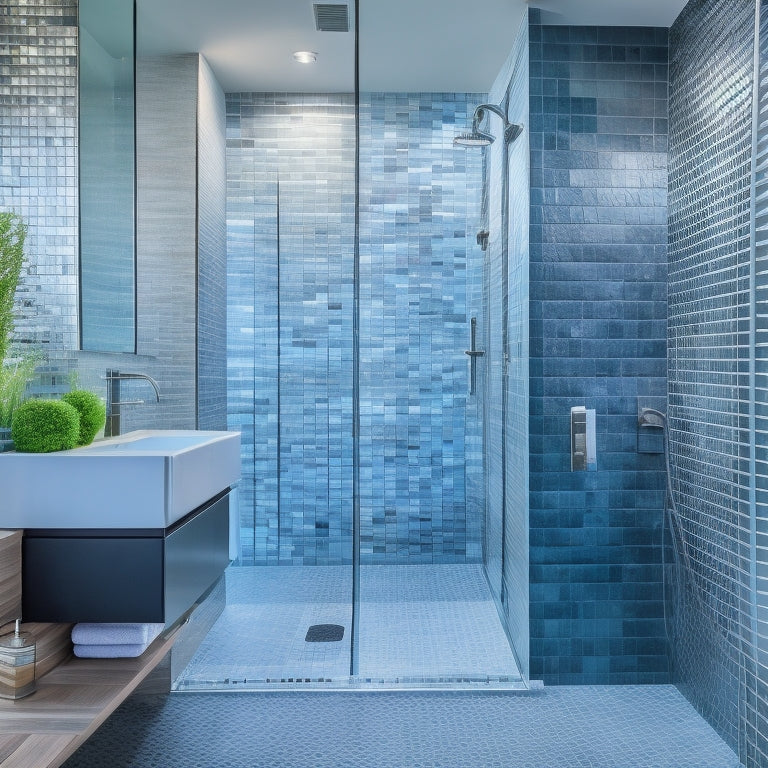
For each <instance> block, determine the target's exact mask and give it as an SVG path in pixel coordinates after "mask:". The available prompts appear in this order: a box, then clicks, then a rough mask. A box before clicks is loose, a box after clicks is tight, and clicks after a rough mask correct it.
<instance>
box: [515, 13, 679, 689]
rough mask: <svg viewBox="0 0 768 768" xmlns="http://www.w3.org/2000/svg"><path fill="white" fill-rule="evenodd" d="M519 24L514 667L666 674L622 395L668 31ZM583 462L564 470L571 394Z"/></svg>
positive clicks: (653, 478)
mask: <svg viewBox="0 0 768 768" xmlns="http://www.w3.org/2000/svg"><path fill="white" fill-rule="evenodd" d="M539 18H540V17H539V13H538V12H537V11H532V12H531V25H530V105H531V107H530V123H531V126H530V144H531V229H530V261H531V267H530V345H531V347H530V449H531V455H530V462H531V476H530V489H531V493H530V544H531V546H530V610H531V677H533V678H543V679H544V680H545V681H546V682H549V683H649V682H661V681H664V680H667V679H668V666H667V655H666V642H665V633H664V620H663V602H662V601H663V595H662V583H661V582H662V571H661V548H660V543H661V521H662V509H663V503H664V491H663V488H664V475H663V461H662V457H661V456H659V455H648V454H638V453H637V450H636V447H637V426H636V425H637V404H638V397H639V396H663V395H664V394H665V391H666V378H665V376H666V250H667V249H666V239H667V228H666V214H667V212H666V182H667V168H666V164H667V157H666V150H667V31H666V30H664V29H636V28H626V29H625V28H620V29H619V28H603V27H564V26H542V25H540V24H539V23H538V21H539ZM577 405H584V406H586V407H587V408H594V409H595V411H596V414H597V471H594V472H571V471H570V451H569V448H570V444H569V415H570V408H571V407H572V406H577Z"/></svg>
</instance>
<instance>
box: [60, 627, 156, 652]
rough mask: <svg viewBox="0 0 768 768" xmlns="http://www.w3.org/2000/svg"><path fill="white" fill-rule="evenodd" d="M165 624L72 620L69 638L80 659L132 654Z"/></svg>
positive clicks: (144, 646)
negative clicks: (77, 621)
mask: <svg viewBox="0 0 768 768" xmlns="http://www.w3.org/2000/svg"><path fill="white" fill-rule="evenodd" d="M164 627H165V625H164V624H86V623H81V624H75V626H74V627H73V628H72V642H73V643H74V644H75V656H78V657H79V658H81V659H117V658H135V657H136V656H141V654H142V653H144V651H146V650H147V648H148V647H149V644H150V643H151V642H152V641H153V640H154V639H155V638H156V637H157V636H158V635H159V634H160V633H161V632H162V631H163V628H164Z"/></svg>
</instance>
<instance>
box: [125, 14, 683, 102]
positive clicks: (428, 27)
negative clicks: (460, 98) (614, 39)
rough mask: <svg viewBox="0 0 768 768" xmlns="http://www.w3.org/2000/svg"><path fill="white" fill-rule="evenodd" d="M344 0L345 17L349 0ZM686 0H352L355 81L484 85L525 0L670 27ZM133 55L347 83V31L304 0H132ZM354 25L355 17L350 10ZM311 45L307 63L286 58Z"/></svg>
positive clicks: (236, 81)
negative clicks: (183, 57) (188, 58)
mask: <svg viewBox="0 0 768 768" xmlns="http://www.w3.org/2000/svg"><path fill="white" fill-rule="evenodd" d="M322 1H323V2H331V3H335V2H347V1H348V2H349V6H350V17H352V14H353V12H354V0H322ZM685 1H686V0H530V2H529V3H528V4H526V2H525V0H360V40H359V49H360V88H361V90H372V91H380V90H391V91H486V90H488V88H489V87H490V86H491V84H492V83H493V80H494V78H495V76H496V74H497V72H498V71H499V69H500V68H501V66H502V64H503V63H504V61H505V59H506V57H507V54H508V53H509V50H510V48H511V46H512V43H513V41H514V38H515V35H516V33H517V30H518V28H519V25H520V21H521V19H522V17H523V14H524V12H525V8H526V7H528V6H530V7H538V8H541V9H542V11H543V17H542V20H543V21H544V22H545V23H548V24H582V25H596V24H600V25H616V26H664V27H667V26H670V25H671V23H672V22H673V21H674V19H675V18H676V17H677V15H678V13H679V12H680V10H682V8H683V6H684V5H685ZM137 6H138V10H137V45H138V50H139V55H155V54H160V53H189V52H192V51H200V52H201V53H203V54H204V55H205V57H206V58H207V59H208V61H209V63H210V64H211V66H212V67H213V70H214V72H215V73H216V76H217V77H218V79H219V81H220V83H221V85H222V87H223V88H224V90H225V91H227V92H233V91H304V92H330V91H352V90H353V88H354V55H355V46H354V32H353V31H351V32H346V33H345V32H317V31H316V29H315V22H314V14H313V8H312V0H216V1H215V2H211V0H138V2H137ZM351 20H352V23H353V26H352V29H354V19H352V18H351ZM297 50H311V51H315V52H317V54H318V57H317V62H316V63H315V64H313V65H303V64H298V63H296V62H295V61H293V59H292V53H293V52H294V51H297Z"/></svg>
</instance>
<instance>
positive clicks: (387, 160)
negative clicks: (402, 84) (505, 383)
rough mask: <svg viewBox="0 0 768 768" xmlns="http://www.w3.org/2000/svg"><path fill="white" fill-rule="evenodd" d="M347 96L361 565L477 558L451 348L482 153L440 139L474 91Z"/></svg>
mask: <svg viewBox="0 0 768 768" xmlns="http://www.w3.org/2000/svg"><path fill="white" fill-rule="evenodd" d="M360 100H361V104H360V157H361V159H360V488H361V491H360V507H361V523H360V538H361V551H360V558H361V562H362V563H364V564H368V563H371V564H377V563H378V564H381V563H390V564H391V563H463V562H480V561H481V559H482V528H483V517H482V508H480V507H479V505H477V504H476V505H475V507H474V509H473V514H468V510H467V500H466V475H467V472H468V471H470V472H472V471H474V472H475V473H476V474H477V475H479V476H480V477H482V464H481V461H482V454H481V453H480V452H479V451H478V448H480V447H481V446H479V445H477V443H476V442H472V443H470V444H468V443H467V440H466V436H467V429H468V427H469V430H470V431H471V432H473V433H474V434H477V432H478V427H479V425H477V423H476V422H472V421H471V419H472V416H471V414H468V410H467V405H468V401H469V399H470V396H469V395H468V389H469V381H468V378H467V374H468V358H467V356H466V355H465V354H464V350H466V349H468V348H469V335H470V317H469V315H468V311H467V309H468V304H467V289H468V284H470V283H471V284H477V282H478V280H479V278H480V276H481V275H482V268H483V254H482V251H481V250H480V249H479V248H478V247H477V245H476V242H475V232H476V229H477V225H478V221H479V214H480V193H481V186H482V165H481V164H482V157H481V153H477V152H475V153H472V152H467V151H466V150H464V149H462V148H460V147H454V146H453V137H454V136H455V135H456V134H457V133H459V132H460V131H462V130H466V126H467V125H468V124H470V123H471V115H472V112H473V110H474V107H475V105H476V104H480V103H482V101H483V96H482V95H481V94H452V93H451V94H448V93H436V94H431V93H419V94H401V93H372V94H361V97H360ZM468 228H471V230H470V232H468ZM477 397H478V395H474V396H472V399H473V400H476V399H477ZM468 420H469V422H468ZM473 450H474V455H473V453H472V451H473ZM468 466H469V469H468Z"/></svg>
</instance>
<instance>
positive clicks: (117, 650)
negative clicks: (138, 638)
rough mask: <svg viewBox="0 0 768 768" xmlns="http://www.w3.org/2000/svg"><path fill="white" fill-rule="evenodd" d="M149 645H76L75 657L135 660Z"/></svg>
mask: <svg viewBox="0 0 768 768" xmlns="http://www.w3.org/2000/svg"><path fill="white" fill-rule="evenodd" d="M148 647H149V643H122V644H121V645H80V644H78V643H75V646H74V651H75V656H77V657H78V658H81V659H134V658H136V656H141V654H142V653H144V651H146V650H147V648H148Z"/></svg>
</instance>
